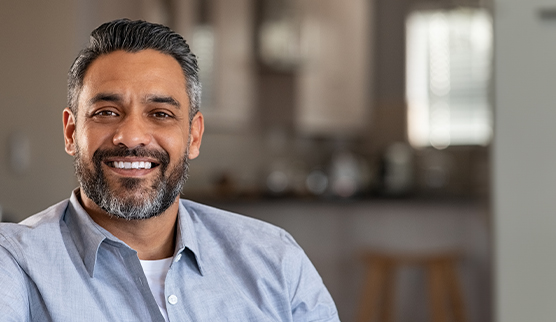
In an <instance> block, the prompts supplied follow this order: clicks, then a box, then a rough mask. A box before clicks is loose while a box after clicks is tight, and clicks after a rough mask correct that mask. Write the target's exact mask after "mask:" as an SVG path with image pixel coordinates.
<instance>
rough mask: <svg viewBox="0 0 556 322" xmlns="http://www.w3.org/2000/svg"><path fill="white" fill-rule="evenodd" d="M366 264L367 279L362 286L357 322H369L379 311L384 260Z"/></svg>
mask: <svg viewBox="0 0 556 322" xmlns="http://www.w3.org/2000/svg"><path fill="white" fill-rule="evenodd" d="M367 263H368V264H367V277H366V281H365V285H364V286H363V295H362V297H361V303H360V306H359V313H358V316H357V321H358V322H370V321H371V320H373V319H374V318H375V316H376V314H377V312H378V311H379V305H380V303H379V299H380V294H381V291H382V287H383V283H384V276H385V270H386V269H385V268H386V266H385V262H384V260H380V259H372V260H369V261H368V262H367Z"/></svg>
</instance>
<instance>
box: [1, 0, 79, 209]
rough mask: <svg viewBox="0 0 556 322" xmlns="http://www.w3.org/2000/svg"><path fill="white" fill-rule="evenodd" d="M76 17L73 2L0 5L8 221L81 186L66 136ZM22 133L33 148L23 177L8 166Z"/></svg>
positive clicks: (3, 164) (3, 181)
mask: <svg viewBox="0 0 556 322" xmlns="http://www.w3.org/2000/svg"><path fill="white" fill-rule="evenodd" d="M75 10H76V7H75V4H74V2H73V1H70V0H59V1H2V2H1V3H0V43H1V44H2V50H0V75H2V77H0V205H1V206H2V207H3V209H4V215H5V216H6V217H7V218H6V219H8V220H10V219H11V220H19V219H21V218H24V217H26V216H28V215H30V214H32V213H34V212H36V211H39V210H41V209H43V208H45V207H46V206H48V205H51V204H53V203H54V202H56V201H59V200H62V199H63V198H67V197H69V194H70V191H71V190H72V189H73V188H74V187H75V186H76V181H75V179H74V178H73V170H72V169H73V168H72V160H71V157H69V156H68V155H66V153H65V152H64V144H63V142H64V141H63V136H62V110H63V108H64V107H65V106H66V72H67V70H68V67H69V65H70V64H71V62H72V60H73V57H74V55H75V53H76V51H75V45H74V42H75V39H76V38H75V34H74V30H75V27H76V15H75ZM16 133H19V135H20V136H23V137H24V139H23V141H27V142H28V146H29V149H28V155H29V157H30V162H29V165H28V167H27V168H26V169H23V171H20V172H17V171H15V170H14V169H13V168H12V167H10V164H9V156H10V154H9V151H8V150H9V148H8V147H9V140H10V137H13V135H15V134H16ZM16 145H19V146H21V145H22V144H21V143H16ZM23 145H24V144H23Z"/></svg>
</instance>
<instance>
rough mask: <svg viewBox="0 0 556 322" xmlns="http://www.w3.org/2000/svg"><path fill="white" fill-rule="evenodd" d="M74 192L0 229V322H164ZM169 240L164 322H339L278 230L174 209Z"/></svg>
mask: <svg viewBox="0 0 556 322" xmlns="http://www.w3.org/2000/svg"><path fill="white" fill-rule="evenodd" d="M76 191H77V190H76ZM76 191H74V193H73V194H72V196H71V198H70V199H69V200H65V201H62V202H60V203H58V204H56V205H54V206H52V207H50V208H48V209H46V210H45V211H43V212H40V213H38V214H36V215H34V216H31V217H29V218H28V219H26V220H24V221H23V222H21V223H19V224H0V320H1V321H17V322H22V321H60V322H61V321H68V322H69V321H95V322H98V321H110V322H114V321H134V322H135V321H158V322H162V321H164V319H163V317H162V315H161V313H160V311H159V308H158V306H157V303H156V301H155V299H154V297H153V295H152V293H151V290H150V288H149V285H148V283H147V280H146V278H145V274H144V273H143V269H142V267H141V264H140V262H139V258H138V257H137V252H136V251H135V250H133V249H131V248H130V247H129V246H127V245H126V244H125V243H123V242H122V241H120V240H119V239H117V238H116V237H114V236H113V235H112V234H110V233H109V232H108V231H107V230H105V229H103V228H102V227H100V226H99V225H97V224H96V223H95V222H93V221H92V220H91V218H90V217H89V215H88V214H87V213H86V212H85V210H84V209H83V208H82V207H81V205H80V203H79V201H78V199H77V197H76V194H75V193H76ZM176 238H177V240H176V250H175V253H174V256H173V262H172V265H171V266H170V269H169V271H168V274H167V276H166V281H165V290H164V296H165V298H166V307H167V310H168V317H169V320H170V321H238V322H247V321H253V322H263V321H307V322H309V321H339V319H338V314H337V312H336V307H335V305H334V302H333V300H332V298H331V297H330V294H329V293H328V291H327V290H326V288H325V286H324V284H323V282H322V280H321V278H320V276H319V275H318V273H317V271H316V270H315V268H314V267H313V265H312V264H311V262H310V261H309V259H308V258H307V256H306V255H305V253H304V252H303V250H302V249H301V248H300V247H299V246H298V245H297V243H296V242H295V241H294V240H293V238H292V237H291V236H290V235H289V234H288V233H287V232H285V231H284V230H282V229H280V228H278V227H275V226H272V225H270V224H267V223H264V222H261V221H259V220H255V219H252V218H248V217H244V216H241V215H237V214H233V213H229V212H225V211H223V210H219V209H215V208H211V207H208V206H205V205H201V204H198V203H194V202H191V201H187V200H181V201H180V205H179V213H178V230H177V237H176Z"/></svg>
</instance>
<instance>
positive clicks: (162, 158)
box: [93, 146, 170, 169]
mask: <svg viewBox="0 0 556 322" xmlns="http://www.w3.org/2000/svg"><path fill="white" fill-rule="evenodd" d="M113 157H144V158H152V159H155V160H156V162H157V163H159V164H160V165H161V166H162V168H163V169H164V168H166V167H167V166H168V164H169V163H170V155H169V154H168V152H166V151H164V150H152V149H147V148H145V147H137V148H133V149H128V148H127V147H125V146H116V147H114V148H110V149H100V148H99V149H97V150H96V151H95V152H94V153H93V164H95V165H98V166H100V164H101V163H102V162H104V161H105V160H106V159H107V158H113Z"/></svg>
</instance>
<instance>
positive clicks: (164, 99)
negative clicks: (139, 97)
mask: <svg viewBox="0 0 556 322" xmlns="http://www.w3.org/2000/svg"><path fill="white" fill-rule="evenodd" d="M145 102H146V103H163V104H170V105H172V106H174V107H175V108H177V109H180V108H181V104H180V102H178V101H177V100H176V99H175V98H173V97H172V96H161V95H149V96H147V97H146V99H145Z"/></svg>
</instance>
